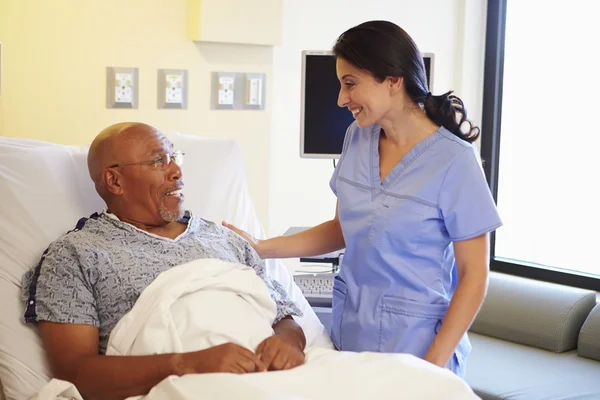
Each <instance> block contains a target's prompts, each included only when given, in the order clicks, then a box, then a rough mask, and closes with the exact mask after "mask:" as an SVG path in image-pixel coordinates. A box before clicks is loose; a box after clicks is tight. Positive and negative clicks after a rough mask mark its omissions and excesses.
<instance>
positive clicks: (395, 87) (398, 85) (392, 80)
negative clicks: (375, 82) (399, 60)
mask: <svg viewBox="0 0 600 400" xmlns="http://www.w3.org/2000/svg"><path fill="white" fill-rule="evenodd" d="M386 81H387V83H388V84H389V85H390V94H391V95H395V94H396V93H398V92H400V90H401V89H402V86H404V78H401V77H399V76H388V77H387V78H386Z"/></svg>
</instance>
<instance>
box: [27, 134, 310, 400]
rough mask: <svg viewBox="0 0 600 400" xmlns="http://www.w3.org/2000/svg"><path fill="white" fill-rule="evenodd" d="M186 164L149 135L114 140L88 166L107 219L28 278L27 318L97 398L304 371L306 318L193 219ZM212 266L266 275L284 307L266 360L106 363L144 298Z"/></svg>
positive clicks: (55, 246) (73, 238)
mask: <svg viewBox="0 0 600 400" xmlns="http://www.w3.org/2000/svg"><path fill="white" fill-rule="evenodd" d="M182 157H183V154H182V153H179V152H174V149H173V148H172V144H171V143H170V142H169V140H168V139H167V138H166V137H165V136H164V135H163V134H162V133H160V132H159V131H158V130H156V129H154V128H153V127H151V126H148V125H145V124H139V123H124V124H117V125H113V126H110V127H108V128H107V129H105V130H104V131H102V132H101V133H100V134H99V135H98V136H97V137H96V139H95V140H94V141H93V143H92V145H91V147H90V150H89V155H88V167H89V172H90V176H91V178H92V180H93V181H94V183H95V186H96V190H97V191H98V193H99V194H100V196H101V197H102V198H103V199H104V201H105V202H106V205H107V211H105V212H103V213H101V214H99V215H96V214H95V215H93V216H92V217H90V218H86V219H82V220H80V221H79V223H78V224H77V227H76V228H75V229H73V230H72V231H70V232H69V233H67V234H65V235H63V236H62V237H61V238H59V239H58V240H56V241H55V242H54V243H52V244H51V245H50V247H49V248H48V249H47V250H46V251H45V252H44V254H43V256H42V258H41V261H40V263H39V264H38V265H37V266H36V267H34V268H33V269H32V270H31V271H29V272H28V273H27V274H26V275H25V277H24V285H23V295H24V298H25V299H26V301H27V310H26V313H25V319H26V321H27V322H30V323H34V322H36V323H37V324H38V326H39V330H40V334H41V337H42V340H43V342H44V346H45V349H46V353H47V356H48V359H49V361H50V366H51V368H52V371H53V374H54V376H55V377H56V378H59V379H63V380H67V381H70V382H72V383H74V384H75V385H76V386H77V388H78V389H79V391H80V392H81V393H82V395H83V396H84V397H86V398H101V399H110V398H119V399H121V398H126V397H129V396H133V395H141V394H145V393H147V392H148V391H149V390H150V389H151V388H152V387H153V386H154V385H156V384H157V383H158V382H160V381H161V380H162V379H164V378H165V377H167V376H170V375H183V374H187V373H208V372H233V373H246V372H257V371H264V370H281V369H289V368H293V367H295V366H298V365H300V364H302V363H303V361H304V352H303V351H304V346H305V337H304V333H303V331H302V329H301V328H300V326H299V325H298V324H296V322H295V321H294V319H293V318H292V315H300V314H301V312H300V310H299V309H298V308H297V307H296V305H295V304H294V303H293V302H292V301H291V300H290V299H289V297H288V296H287V294H286V293H285V290H284V289H283V287H282V286H281V285H280V284H279V283H277V282H275V281H272V280H270V279H269V278H268V277H267V276H266V273H265V266H264V263H263V262H262V261H261V260H260V258H259V257H258V255H257V254H256V252H255V251H254V250H253V249H252V247H251V246H250V245H249V244H248V243H247V242H245V241H244V240H243V239H242V238H241V237H239V236H237V235H236V234H235V233H233V232H232V231H230V230H229V229H226V228H223V227H222V226H220V225H217V224H214V223H212V222H209V221H206V220H203V219H201V218H199V217H197V216H194V215H192V214H190V213H189V212H187V211H184V208H183V199H184V197H183V193H182V189H183V180H182V173H181V169H180V165H181V163H182ZM206 195H207V196H210V193H207V194H206ZM41 200H42V201H43V199H41ZM202 258H217V259H221V260H223V261H228V262H234V263H239V264H245V265H247V266H250V267H252V268H253V269H254V270H255V271H256V274H257V275H258V276H259V277H261V278H262V279H263V281H264V282H265V284H266V285H267V287H268V288H269V290H270V293H271V298H272V299H273V300H274V301H275V302H276V305H277V317H276V319H275V321H274V323H273V330H274V332H275V334H274V335H273V336H271V337H269V338H267V339H266V340H265V341H263V342H262V343H261V344H260V345H259V346H258V348H257V349H256V351H255V352H252V351H249V350H247V349H245V348H243V347H240V346H238V345H235V344H232V343H228V344H224V345H221V346H216V347H212V348H210V349H207V350H203V351H197V352H194V353H184V354H164V355H155V356H144V357H116V356H115V357H112V356H105V355H104V354H105V352H106V347H107V343H108V339H109V336H110V333H111V330H112V329H113V328H114V327H115V325H116V324H117V322H118V321H119V320H120V319H121V318H122V317H123V316H124V315H125V314H126V313H127V312H129V311H130V310H131V309H132V307H133V305H134V303H135V302H136V300H137V299H138V297H139V296H140V294H141V292H142V291H143V290H144V289H145V288H146V287H147V286H148V285H150V284H151V283H152V281H153V280H154V279H155V278H156V277H157V276H158V275H159V274H160V273H161V272H163V271H166V270H168V269H170V268H172V267H174V266H177V265H181V264H184V263H187V262H190V261H193V260H196V259H202ZM218 306H219V305H218V304H215V307H218ZM223 318H227V316H226V315H223Z"/></svg>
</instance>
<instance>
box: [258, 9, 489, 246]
mask: <svg viewBox="0 0 600 400" xmlns="http://www.w3.org/2000/svg"><path fill="white" fill-rule="evenodd" d="M372 19H385V20H390V21H392V22H394V23H396V24H398V25H400V26H401V27H402V28H404V29H405V30H406V31H407V32H408V33H409V34H410V35H411V36H412V37H413V39H414V40H415V41H416V43H417V45H418V46H419V48H420V49H421V51H423V52H432V53H434V54H435V67H434V73H435V75H434V87H433V93H434V94H440V93H443V92H445V91H448V90H455V92H456V93H457V94H458V95H459V96H461V97H462V98H463V100H464V101H465V104H466V106H467V108H468V111H469V116H470V117H471V118H472V119H474V120H475V121H476V122H477V123H479V121H480V113H481V89H482V77H483V37H484V26H485V24H484V22H485V2H484V1H483V0H419V1H417V0H370V1H369V2H368V3H365V2H364V1H362V0H343V1H342V0H327V1H323V0H303V1H297V0H284V7H283V36H282V45H281V46H278V47H275V49H274V54H273V57H274V61H273V80H272V81H273V94H272V96H273V114H272V116H273V123H272V130H271V190H270V210H269V211H270V214H269V221H270V224H269V226H268V233H269V234H270V235H276V234H281V233H283V232H284V231H285V230H286V229H287V228H288V227H290V226H312V225H315V224H318V223H320V222H323V221H325V220H327V219H329V218H331V217H332V216H333V213H334V212H335V196H334V195H333V193H332V192H331V190H330V189H329V179H330V177H331V174H332V172H333V163H332V161H331V160H317V159H301V158H300V157H299V155H298V154H299V127H300V96H301V93H300V86H301V76H300V74H301V52H302V50H323V49H330V48H331V47H332V46H333V44H334V43H335V40H336V38H337V37H338V36H339V35H340V34H341V33H342V32H344V31H345V30H346V29H348V28H350V27H352V26H354V25H357V24H359V23H361V22H364V21H367V20H372Z"/></svg>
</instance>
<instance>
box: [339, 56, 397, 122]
mask: <svg viewBox="0 0 600 400" xmlns="http://www.w3.org/2000/svg"><path fill="white" fill-rule="evenodd" d="M336 70H337V76H338V79H339V81H340V86H341V87H340V94H339V96H338V106H340V107H346V108H348V110H349V111H350V112H351V113H352V115H353V116H354V119H356V122H357V124H358V126H359V127H361V128H366V127H369V126H371V125H373V124H375V123H377V122H379V121H381V120H382V119H383V118H385V117H386V115H387V114H388V113H389V112H390V110H391V109H392V93H391V92H390V82H389V81H388V79H386V80H384V81H383V82H378V81H377V80H376V79H375V78H374V77H373V75H371V73H369V72H368V71H365V70H361V69H358V68H356V67H355V66H354V65H352V64H350V63H349V62H348V61H346V60H344V59H343V58H339V57H338V58H337V61H336Z"/></svg>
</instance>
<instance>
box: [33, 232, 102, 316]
mask: <svg viewBox="0 0 600 400" xmlns="http://www.w3.org/2000/svg"><path fill="white" fill-rule="evenodd" d="M23 298H24V299H25V300H26V302H27V303H26V312H25V322H28V323H33V322H39V321H49V322H58V323H67V324H86V325H92V326H95V327H97V328H99V327H100V323H99V318H98V312H97V308H96V301H95V298H94V295H93V291H92V288H91V285H90V284H89V282H88V281H87V280H86V279H85V276H84V273H83V271H82V269H81V265H80V262H79V259H78V257H77V254H76V252H75V249H74V248H73V247H72V245H70V244H69V242H68V241H65V240H59V241H57V242H55V243H53V244H52V245H51V246H50V247H49V248H48V250H46V252H44V255H43V256H42V259H41V260H40V262H39V264H38V265H37V266H36V267H34V268H33V269H32V270H30V271H29V272H27V273H26V274H25V276H24V278H23Z"/></svg>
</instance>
